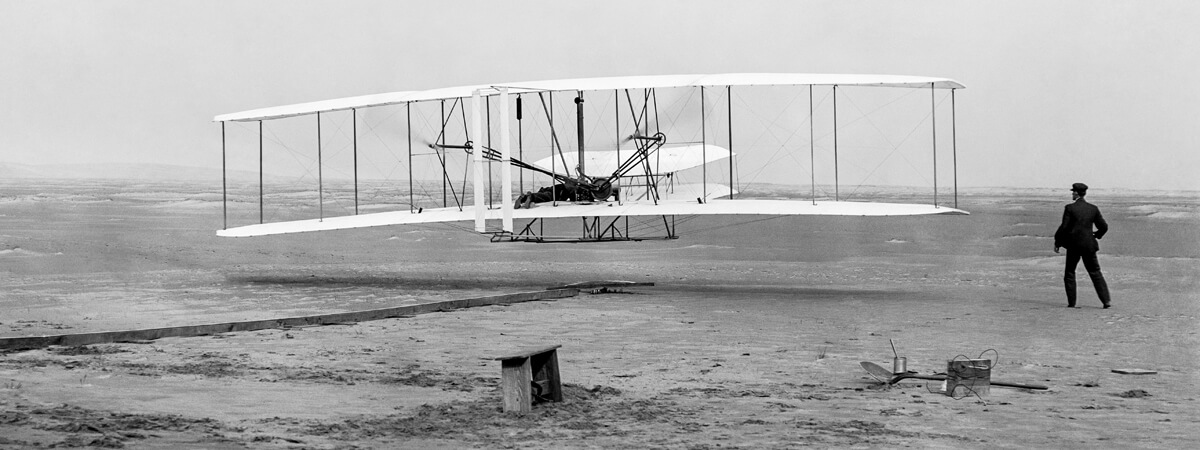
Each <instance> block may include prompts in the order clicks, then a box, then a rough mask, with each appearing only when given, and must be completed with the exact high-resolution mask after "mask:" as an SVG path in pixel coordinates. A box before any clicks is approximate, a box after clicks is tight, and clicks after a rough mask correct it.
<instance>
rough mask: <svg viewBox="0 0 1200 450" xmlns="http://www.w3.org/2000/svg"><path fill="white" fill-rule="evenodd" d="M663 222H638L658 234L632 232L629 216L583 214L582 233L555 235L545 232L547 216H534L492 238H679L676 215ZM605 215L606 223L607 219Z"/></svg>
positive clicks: (640, 228) (550, 240)
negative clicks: (523, 223) (592, 215)
mask: <svg viewBox="0 0 1200 450" xmlns="http://www.w3.org/2000/svg"><path fill="white" fill-rule="evenodd" d="M660 217H661V218H662V223H661V224H656V223H654V222H651V223H649V224H647V223H641V224H638V225H636V226H637V228H638V230H637V231H638V232H639V233H641V232H645V231H646V228H648V227H649V228H651V229H652V231H653V232H657V233H658V234H638V235H637V236H634V235H633V234H631V231H630V228H629V217H627V216H616V217H612V218H601V217H599V216H597V217H580V220H581V221H582V225H583V226H582V229H581V231H580V234H579V236H554V235H547V234H546V219H533V220H530V221H529V223H527V224H525V227H524V228H522V229H521V231H520V232H517V233H507V232H494V233H492V238H491V241H492V242H534V243H545V244H550V243H580V242H619V241H635V242H636V241H645V240H666V239H679V235H677V234H675V216H660ZM605 219H610V220H607V223H605Z"/></svg>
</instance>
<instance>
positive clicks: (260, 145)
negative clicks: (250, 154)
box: [258, 120, 263, 224]
mask: <svg viewBox="0 0 1200 450" xmlns="http://www.w3.org/2000/svg"><path fill="white" fill-rule="evenodd" d="M258 223H260V224H261V223H263V124H262V121H261V120H260V121H258Z"/></svg>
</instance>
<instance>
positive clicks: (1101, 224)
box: [1092, 208, 1108, 239]
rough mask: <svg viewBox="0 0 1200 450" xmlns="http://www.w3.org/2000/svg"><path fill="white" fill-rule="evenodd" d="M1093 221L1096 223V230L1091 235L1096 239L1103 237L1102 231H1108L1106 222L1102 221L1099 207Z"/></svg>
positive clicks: (1102, 216)
mask: <svg viewBox="0 0 1200 450" xmlns="http://www.w3.org/2000/svg"><path fill="white" fill-rule="evenodd" d="M1094 223H1095V224H1096V232H1095V233H1093V234H1092V236H1095V237H1096V239H1100V238H1103V237H1104V233H1107V232H1108V222H1105V221H1104V215H1103V214H1100V209H1098V208H1097V209H1096V221H1095V222H1094Z"/></svg>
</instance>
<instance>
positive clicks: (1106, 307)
mask: <svg viewBox="0 0 1200 450" xmlns="http://www.w3.org/2000/svg"><path fill="white" fill-rule="evenodd" d="M1110 306H1112V305H1104V309H1108V307H1110Z"/></svg>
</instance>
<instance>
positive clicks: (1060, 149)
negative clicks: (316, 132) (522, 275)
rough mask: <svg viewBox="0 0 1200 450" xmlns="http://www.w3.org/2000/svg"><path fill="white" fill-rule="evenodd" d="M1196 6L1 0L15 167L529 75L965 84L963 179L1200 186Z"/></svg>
mask: <svg viewBox="0 0 1200 450" xmlns="http://www.w3.org/2000/svg"><path fill="white" fill-rule="evenodd" d="M1198 23H1200V2H1194V1H1183V0H1180V1H1154V2H1145V1H1053V2H1046V1H1006V2H994V1H970V0H968V1H844V0H838V1H738V2H732V1H705V0H690V1H646V0H639V1H603V2H582V1H581V2H565V1H553V0H551V1H522V2H516V1H452V2H432V1H410V2H400V1H300V2H295V1H253V2H248V1H212V0H206V1H113V0H100V1H89V2H84V1H17V0H0V68H2V70H0V163H16V164H98V163H152V164H173V165H183V166H193V167H206V168H219V167H220V165H221V133H220V126H219V125H218V124H216V123H213V122H212V118H213V116H215V115H218V114H223V113H230V112H237V111H243V110H248V109H256V108H262V107H268V106H276V105H284V104H292V103H301V102H307V101H315V100H322V99H331V98H339V97H348V96H358V95H365V94H373V93H381V92H392V91H402V90H420V89H430V88H437V87H447V86H458V85H471V84H483V83H499V82H506V81H518V80H540V79H559V78H583V77H602V76H625V75H657V74H676V73H730V72H801V73H868V74H900V75H923V76H936V77H947V78H952V79H955V80H957V81H959V82H961V83H962V84H964V85H965V86H966V89H964V90H961V91H959V92H957V93H956V106H957V111H956V136H957V147H958V179H959V185H960V186H963V187H1018V188H1021V187H1029V188H1042V187H1050V188H1054V187H1064V188H1065V187H1068V186H1069V185H1070V184H1071V183H1073V182H1076V181H1082V182H1086V183H1088V184H1089V185H1091V186H1093V188H1096V187H1100V188H1121V189H1145V190H1170V191H1174V190H1200V181H1198V180H1200V176H1197V173H1200V140H1198V139H1197V134H1198V133H1200V82H1197V81H1196V74H1197V72H1198V69H1200V52H1197V51H1195V49H1194V48H1195V45H1196V44H1197V43H1200V27H1197V26H1196V24H1198Z"/></svg>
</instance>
